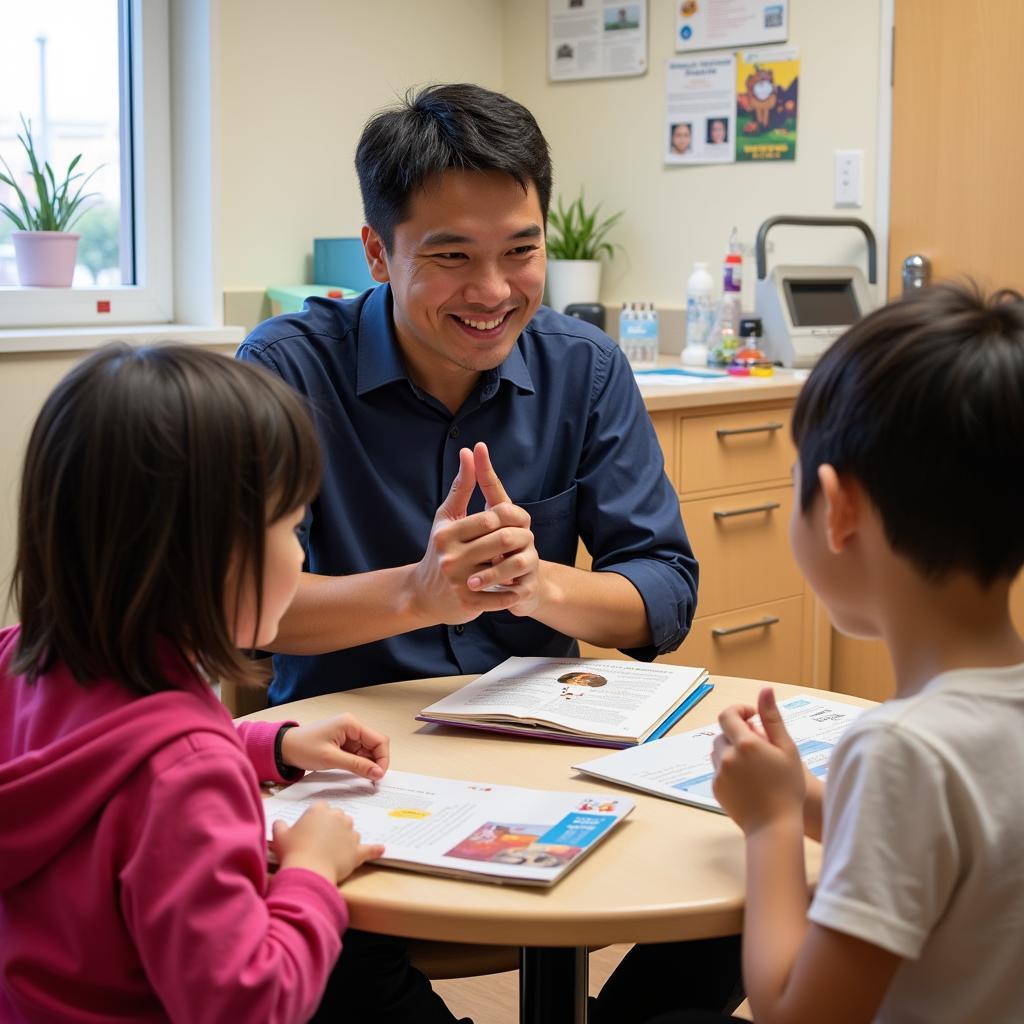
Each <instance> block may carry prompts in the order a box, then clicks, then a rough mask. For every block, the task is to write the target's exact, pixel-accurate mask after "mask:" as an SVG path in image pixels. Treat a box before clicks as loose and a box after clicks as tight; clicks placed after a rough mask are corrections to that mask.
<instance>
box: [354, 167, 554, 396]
mask: <svg viewBox="0 0 1024 1024" xmlns="http://www.w3.org/2000/svg"><path fill="white" fill-rule="evenodd" d="M363 235H364V241H365V243H366V246H367V253H368V255H369V256H370V264H371V271H372V273H373V276H374V277H375V278H376V280H378V281H390V282H391V290H392V293H393V297H394V319H395V332H396V334H397V336H398V342H399V345H400V346H401V348H402V352H403V354H404V356H405V358H406V361H407V363H408V364H409V368H410V370H411V372H412V374H413V376H414V377H415V378H417V380H418V383H420V384H421V385H422V386H425V387H427V388H428V390H429V388H430V385H431V384H432V383H433V382H434V381H435V380H437V379H441V380H449V379H451V377H452V375H453V373H454V374H455V375H458V373H459V371H460V370H461V371H466V372H467V373H471V374H477V373H480V372H481V371H483V370H489V369H493V368H494V367H496V366H498V365H500V364H501V363H502V362H503V361H504V360H505V357H506V356H507V355H508V353H509V351H510V350H511V348H512V346H513V345H514V344H515V343H516V339H517V338H518V337H519V335H520V333H521V332H522V330H523V328H524V327H525V326H526V324H527V323H528V322H529V320H530V318H531V317H532V316H533V314H534V313H535V312H536V311H537V307H538V306H539V305H540V303H541V299H542V297H543V293H544V269H545V255H544V218H543V216H542V215H541V209H540V200H539V198H538V196H537V190H536V188H535V187H534V185H533V184H532V183H531V185H530V187H529V189H528V190H527V191H526V192H525V193H524V192H523V190H522V188H520V187H519V185H517V184H516V182H515V181H514V180H513V179H512V178H511V177H509V176H508V175H507V174H502V173H500V172H496V171H486V172H484V171H457V170H453V171H446V172H445V173H444V174H442V175H440V176H439V177H437V178H434V179H432V180H430V181H428V182H427V183H426V185H425V186H424V188H423V189H422V190H421V191H419V192H417V193H416V194H414V195H413V196H412V198H411V202H410V204H409V211H408V216H407V218H406V219H405V220H404V221H403V222H402V223H401V224H398V225H397V226H396V227H395V237H394V243H393V245H392V247H391V252H390V253H386V252H384V250H383V246H382V245H381V244H380V239H379V236H377V235H376V233H375V232H374V231H373V230H372V229H371V228H364V229H363ZM375 254H376V255H375Z"/></svg>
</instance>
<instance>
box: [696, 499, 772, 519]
mask: <svg viewBox="0 0 1024 1024" xmlns="http://www.w3.org/2000/svg"><path fill="white" fill-rule="evenodd" d="M777 508H781V505H780V504H779V503H778V502H777V501H766V502H765V503H764V504H763V505H751V506H750V508H728V509H715V511H714V512H712V515H713V516H714V517H715V518H716V519H730V518H731V517H732V516H752V515H753V514H754V513H755V512H772V511H774V510H775V509H777Z"/></svg>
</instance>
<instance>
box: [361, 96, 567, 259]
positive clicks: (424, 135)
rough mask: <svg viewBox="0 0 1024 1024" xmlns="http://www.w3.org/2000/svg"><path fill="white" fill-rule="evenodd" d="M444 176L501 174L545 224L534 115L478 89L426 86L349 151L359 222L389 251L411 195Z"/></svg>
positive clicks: (541, 147) (540, 146) (547, 166)
mask: <svg viewBox="0 0 1024 1024" xmlns="http://www.w3.org/2000/svg"><path fill="white" fill-rule="evenodd" d="M449 170H460V171H501V172H503V173H504V174H508V175H509V176H510V177H512V178H513V179H514V180H515V181H516V183H517V184H518V185H519V186H520V187H521V188H522V189H523V191H524V192H525V191H526V190H527V189H528V188H529V186H530V183H531V182H532V183H533V184H534V186H535V187H536V189H537V195H538V197H539V199H540V209H541V213H542V215H543V217H544V220H545V222H546V221H547V216H548V205H549V203H550V202H551V155H550V153H549V152H548V144H547V140H546V139H545V138H544V136H543V134H542V133H541V130H540V128H539V127H538V126H537V122H536V120H535V119H534V117H533V114H531V113H530V112H529V111H528V110H527V109H526V107H524V106H523V105H522V104H521V103H516V101H515V100H513V99H510V98H509V97H508V96H504V95H502V94H501V93H500V92H491V91H490V90H489V89H483V88H481V87H480V86H478V85H464V84H463V85H431V86H428V87H426V88H424V89H422V90H420V91H419V92H415V91H414V90H410V91H409V92H408V93H406V96H405V99H404V101H403V102H401V103H400V104H398V105H397V106H395V107H390V108H388V109H387V110H382V111H381V112H380V113H378V114H375V115H374V116H373V117H372V118H370V120H369V121H368V122H367V124H366V127H365V128H364V129H363V134H362V136H360V139H359V145H358V147H357V148H356V171H357V172H358V174H359V188H360V190H361V191H362V194H363V212H364V215H365V217H366V223H367V224H369V225H370V227H372V228H373V230H374V231H376V232H377V234H378V235H380V237H381V239H382V240H383V242H384V245H385V247H386V248H387V249H388V251H389V252H390V251H391V248H392V245H393V243H394V239H395V225H397V224H401V223H402V221H403V220H405V219H406V217H407V216H408V208H409V199H410V197H411V196H412V194H413V193H414V192H417V191H419V190H420V189H421V188H423V186H424V185H425V184H426V182H427V181H428V180H429V179H430V178H433V177H435V176H436V175H440V174H443V173H444V172H445V171H449Z"/></svg>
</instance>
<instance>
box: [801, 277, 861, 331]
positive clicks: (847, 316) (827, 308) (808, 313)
mask: <svg viewBox="0 0 1024 1024" xmlns="http://www.w3.org/2000/svg"><path fill="white" fill-rule="evenodd" d="M783 287H784V288H785V290H786V302H787V303H788V305H789V318H790V320H792V321H793V326H794V327H835V326H839V325H844V326H845V325H846V324H852V323H854V322H855V321H857V320H859V319H860V309H859V308H858V307H857V298H856V296H855V295H854V294H853V281H852V280H851V279H850V278H848V277H833V278H818V279H811V280H807V279H804V280H802V281H801V280H799V279H796V278H790V277H787V278H785V279H784V280H783Z"/></svg>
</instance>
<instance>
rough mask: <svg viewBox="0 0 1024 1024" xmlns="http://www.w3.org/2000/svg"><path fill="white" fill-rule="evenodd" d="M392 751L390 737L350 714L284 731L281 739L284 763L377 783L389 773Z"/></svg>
mask: <svg viewBox="0 0 1024 1024" xmlns="http://www.w3.org/2000/svg"><path fill="white" fill-rule="evenodd" d="M390 751H391V743H390V740H388V738H387V736H385V735H384V734H383V733H379V732H377V731H376V730H374V729H371V728H369V726H366V725H363V723H362V722H360V721H359V720H358V719H357V718H353V717H352V715H348V714H345V715H338V716H337V717H336V718H326V719H324V720H323V721H322V722H314V723H312V724H311V725H299V726H296V727H295V728H294V729H289V730H288V731H287V732H285V734H284V738H283V739H282V740H281V758H282V760H283V761H284V762H285V764H290V765H292V766H293V767H295V768H303V769H305V770H306V771H317V770H318V769H321V768H344V769H345V771H349V772H354V773H355V774H356V775H362V776H363V778H366V779H374V780H376V779H379V778H381V777H382V776H383V775H384V773H385V772H386V771H387V770H388V764H389V763H390V760H391V753H390Z"/></svg>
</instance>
